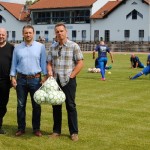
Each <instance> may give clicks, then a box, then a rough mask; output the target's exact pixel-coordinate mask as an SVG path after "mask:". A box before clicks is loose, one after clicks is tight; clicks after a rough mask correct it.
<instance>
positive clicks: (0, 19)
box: [0, 15, 3, 23]
mask: <svg viewBox="0 0 150 150" xmlns="http://www.w3.org/2000/svg"><path fill="white" fill-rule="evenodd" d="M2 19H3V17H2V16H1V15H0V23H2Z"/></svg>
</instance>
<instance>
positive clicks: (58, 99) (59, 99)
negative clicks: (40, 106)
mask: <svg viewBox="0 0 150 150" xmlns="http://www.w3.org/2000/svg"><path fill="white" fill-rule="evenodd" d="M65 99H66V96H65V94H64V93H63V92H62V91H49V92H48V93H47V102H48V103H49V104H51V105H61V104H62V103H63V102H64V101H65Z"/></svg>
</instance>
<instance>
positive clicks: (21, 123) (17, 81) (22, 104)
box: [10, 25, 47, 136]
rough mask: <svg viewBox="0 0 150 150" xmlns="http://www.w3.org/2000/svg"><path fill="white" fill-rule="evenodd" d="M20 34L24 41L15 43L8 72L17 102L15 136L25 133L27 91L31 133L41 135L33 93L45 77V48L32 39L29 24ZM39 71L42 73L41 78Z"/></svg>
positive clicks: (38, 106)
mask: <svg viewBox="0 0 150 150" xmlns="http://www.w3.org/2000/svg"><path fill="white" fill-rule="evenodd" d="M22 34H23V37H24V42H22V43H21V44H19V45H17V46H16V47H15V49H14V52H13V59H12V65H11V72H10V75H11V80H12V85H13V87H14V88H15V89H16V93H17V102H18V105H17V122H18V131H17V132H16V136H21V135H22V134H24V133H25V128H26V121H25V119H26V110H25V109H26V102H27V95H28V93H30V97H31V102H32V126H33V133H34V134H35V135H36V136H41V135H42V134H41V132H40V117H41V106H40V105H38V104H37V103H36V102H35V101H34V99H33V95H34V93H35V91H37V89H39V87H40V86H41V83H43V82H44V81H45V80H46V79H47V77H46V75H47V70H46V50H45V46H44V45H43V44H42V43H39V42H36V41H34V40H33V38H34V28H33V27H32V26H31V25H27V26H24V27H23V30H22ZM41 73H43V75H44V77H43V79H41ZM16 77H17V78H16Z"/></svg>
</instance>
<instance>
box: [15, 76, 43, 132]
mask: <svg viewBox="0 0 150 150" xmlns="http://www.w3.org/2000/svg"><path fill="white" fill-rule="evenodd" d="M40 81H41V79H40V78H33V79H26V78H20V77H19V78H18V79H17V87H16V92H17V102H18V103H17V122H18V130H25V128H26V103H27V96H28V93H30V97H31V103H32V127H33V131H37V130H39V129H40V118H41V106H40V105H38V104H37V103H36V102H35V101H34V99H33V96H34V93H35V92H36V91H37V90H38V89H39V87H40V86H41V84H40Z"/></svg>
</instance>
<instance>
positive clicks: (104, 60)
mask: <svg viewBox="0 0 150 150" xmlns="http://www.w3.org/2000/svg"><path fill="white" fill-rule="evenodd" d="M98 64H99V67H100V69H101V72H100V73H101V75H102V78H105V67H106V64H107V57H102V58H99V59H98Z"/></svg>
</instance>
